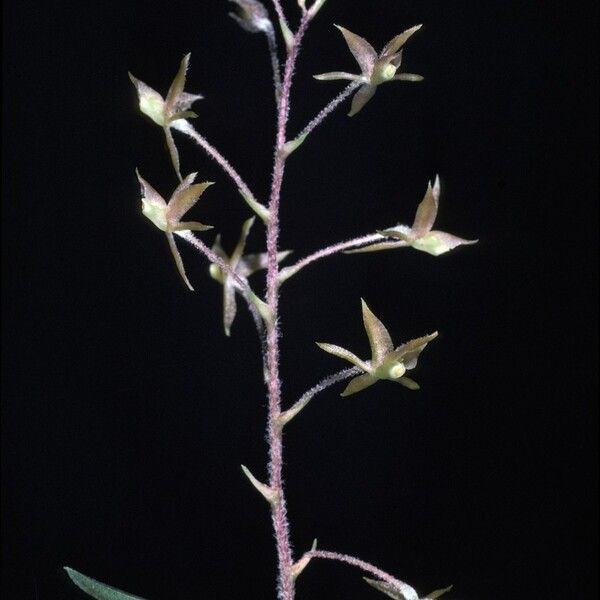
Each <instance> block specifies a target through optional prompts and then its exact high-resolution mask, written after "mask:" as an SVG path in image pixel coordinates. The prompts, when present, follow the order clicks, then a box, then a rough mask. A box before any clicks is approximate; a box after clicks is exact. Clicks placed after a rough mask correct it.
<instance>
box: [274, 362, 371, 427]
mask: <svg viewBox="0 0 600 600" xmlns="http://www.w3.org/2000/svg"><path fill="white" fill-rule="evenodd" d="M359 373H362V370H361V369H359V368H358V367H350V368H348V369H344V370H343V371H338V372H337V373H333V375H329V376H328V377H325V379H323V380H322V381H319V383H317V385H315V386H313V387H311V388H310V389H309V390H307V391H306V392H304V394H302V396H300V399H299V400H297V401H296V402H295V403H294V404H293V406H291V407H290V408H288V409H287V410H285V411H283V412H282V413H281V414H280V415H279V419H278V422H279V426H280V427H283V426H284V425H286V424H287V423H289V422H290V421H291V420H292V419H293V418H294V417H295V416H296V415H297V414H298V413H299V412H300V411H301V410H302V409H303V408H304V407H305V406H306V405H307V404H308V403H309V402H310V401H311V400H312V399H313V398H314V397H315V396H316V395H317V394H319V393H320V392H322V391H323V390H325V389H327V388H328V387H330V386H332V385H334V384H335V383H338V382H340V381H344V380H345V379H348V378H349V377H353V376H354V375H358V374H359Z"/></svg>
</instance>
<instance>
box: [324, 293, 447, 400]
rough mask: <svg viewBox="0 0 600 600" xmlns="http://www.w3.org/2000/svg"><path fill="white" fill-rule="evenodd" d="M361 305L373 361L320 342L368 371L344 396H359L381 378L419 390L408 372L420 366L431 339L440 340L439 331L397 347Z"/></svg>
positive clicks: (378, 322) (344, 392) (336, 354)
mask: <svg viewBox="0 0 600 600" xmlns="http://www.w3.org/2000/svg"><path fill="white" fill-rule="evenodd" d="M361 302H362V315H363V323H364V326H365V330H366V332H367V336H368V338H369V343H370V346H371V360H368V361H364V360H361V359H360V358H358V357H357V356H356V355H354V354H353V353H352V352H350V351H349V350H346V349H345V348H341V347H340V346H335V345H334V344H324V343H320V342H317V346H319V348H321V350H325V352H329V354H333V355H335V356H338V357H339V358H343V359H344V360H347V361H348V362H350V363H352V364H353V365H354V366H356V367H358V368H359V369H362V370H363V371H364V374H363V375H358V376H357V377H354V378H353V379H352V380H351V381H350V383H349V384H348V385H347V386H346V389H345V390H344V391H343V392H342V393H341V395H342V396H350V395H351V394H356V392H360V391H361V390H364V389H365V388H367V387H369V386H371V385H373V384H374V383H375V382H376V381H378V380H379V379H387V380H389V381H395V382H397V383H400V384H402V385H403V386H405V387H407V388H408V389H410V390H418V389H419V384H418V383H417V382H416V381H413V380H412V379H411V378H410V377H407V376H406V375H405V373H406V371H408V370H410V369H414V368H415V367H416V366H417V359H418V357H419V354H420V353H421V352H422V351H423V349H424V348H425V346H427V344H428V343H429V342H430V341H431V340H433V339H435V338H436V337H437V335H438V332H437V331H435V332H433V333H431V334H429V335H426V336H424V337H420V338H417V339H414V340H411V341H409V342H406V343H405V344H402V345H401V346H398V347H397V348H394V344H393V343H392V339H391V337H390V334H389V333H388V330H387V329H386V328H385V326H384V325H383V323H382V322H381V321H380V320H379V319H378V318H377V317H376V316H375V315H374V314H373V313H372V312H371V310H370V309H369V307H368V306H367V303H366V302H365V301H364V300H361Z"/></svg>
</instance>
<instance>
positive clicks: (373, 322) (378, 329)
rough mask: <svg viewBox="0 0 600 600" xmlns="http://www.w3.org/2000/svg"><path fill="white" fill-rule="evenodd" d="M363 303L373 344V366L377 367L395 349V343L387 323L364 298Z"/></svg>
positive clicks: (371, 343) (365, 318) (370, 339)
mask: <svg viewBox="0 0 600 600" xmlns="http://www.w3.org/2000/svg"><path fill="white" fill-rule="evenodd" d="M361 304H362V316H363V323H364V326H365V331H366V332H367V336H368V337H369V344H370V346H371V366H372V367H374V368H377V367H378V366H379V365H380V364H381V363H383V359H384V358H385V357H386V356H387V355H388V354H389V353H390V352H392V351H393V350H394V344H393V343H392V338H391V337H390V334H389V333H388V330H387V329H386V328H385V325H384V324H383V323H382V322H381V321H380V320H379V319H378V318H377V317H376V316H375V315H374V314H373V313H372V312H371V309H370V308H369V307H368V306H367V303H366V302H365V301H364V300H363V299H362V298H361Z"/></svg>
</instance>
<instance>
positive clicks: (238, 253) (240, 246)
mask: <svg viewBox="0 0 600 600" xmlns="http://www.w3.org/2000/svg"><path fill="white" fill-rule="evenodd" d="M255 219H256V217H250V218H249V219H247V220H246V221H244V224H243V225H242V233H241V235H240V239H239V241H238V243H237V246H236V247H235V249H234V251H233V253H232V254H231V258H230V260H229V266H230V267H231V268H232V269H233V270H234V271H235V268H236V267H237V264H238V262H239V261H240V258H242V255H243V254H244V248H245V247H246V240H247V239H248V234H249V233H250V229H252V225H254V221H255Z"/></svg>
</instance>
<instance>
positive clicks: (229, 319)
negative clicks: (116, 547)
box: [65, 0, 477, 600]
mask: <svg viewBox="0 0 600 600" xmlns="http://www.w3.org/2000/svg"><path fill="white" fill-rule="evenodd" d="M230 1H231V2H232V3H233V4H235V7H234V8H235V10H234V11H233V12H231V13H230V16H231V17H232V18H233V19H234V20H235V21H236V22H237V23H238V24H239V25H240V26H241V27H242V28H243V29H244V30H245V31H247V32H250V33H260V34H264V35H265V36H266V38H267V42H268V50H269V56H270V63H271V67H272V70H273V85H274V93H275V100H276V107H277V122H276V136H275V148H274V150H275V152H274V163H273V170H272V177H271V189H270V193H269V194H268V198H266V199H265V200H263V201H262V202H261V201H260V200H259V199H258V197H257V196H256V195H255V194H254V193H253V192H252V191H251V190H250V188H249V187H248V185H247V184H246V183H245V182H244V180H243V179H242V177H241V175H240V174H239V172H238V171H237V170H236V169H235V168H234V167H233V166H232V165H231V164H230V163H229V161H228V160H227V159H226V158H224V157H223V155H222V154H221V153H220V152H219V151H218V150H217V149H216V148H215V147H214V146H212V145H211V144H210V143H209V142H208V141H207V140H206V138H205V137H204V136H203V135H202V134H201V133H200V132H198V131H197V130H196V129H195V128H194V126H193V124H192V122H191V120H192V119H193V118H194V117H196V114H195V113H194V112H192V110H191V107H192V104H193V103H195V102H196V101H197V100H200V99H201V98H202V96H200V95H199V94H191V93H189V92H186V91H185V84H186V74H187V71H188V68H189V64H190V54H189V53H188V54H186V55H185V56H184V57H183V59H182V60H181V63H180V65H179V69H178V71H177V74H176V76H175V78H174V80H173V82H172V84H171V86H170V88H169V91H168V93H167V94H166V96H165V97H164V98H163V96H162V95H161V94H159V93H158V92H156V91H155V90H154V89H153V88H151V87H150V86H149V85H147V84H146V83H144V82H143V81H141V80H140V79H137V78H136V77H134V76H133V75H131V74H130V78H131V81H132V82H133V84H134V86H135V89H136V91H137V95H138V100H139V107H140V111H141V112H142V113H143V114H144V115H146V116H147V117H149V118H150V120H151V121H152V122H153V123H155V124H157V125H159V126H160V127H161V128H162V129H163V133H164V135H165V138H166V143H167V147H168V150H169V155H170V160H171V163H172V165H173V169H174V172H175V176H176V178H177V180H178V182H179V183H178V185H177V187H176V188H175V190H174V192H173V193H172V194H171V196H170V198H169V200H168V201H167V200H165V199H164V198H163V196H161V195H160V194H159V193H158V192H157V191H156V190H155V189H154V188H153V187H152V186H151V185H150V184H149V183H148V182H147V181H146V180H145V179H143V178H142V177H141V175H140V174H139V173H137V177H138V181H139V183H140V187H141V205H142V212H143V214H144V215H145V216H146V217H147V218H148V219H149V220H150V221H151V222H152V223H153V224H154V225H155V226H156V227H157V228H158V229H160V230H161V231H162V232H164V233H165V235H166V237H167V240H168V244H169V248H170V251H171V254H172V256H173V258H174V260H175V265H176V267H177V270H178V271H179V274H180V276H181V278H182V279H183V281H184V283H185V285H186V286H187V288H189V290H193V289H194V288H193V287H192V284H191V283H190V281H189V279H188V276H187V274H186V271H185V268H184V264H183V260H182V257H181V255H180V254H179V251H178V248H177V246H176V242H175V239H176V238H177V239H178V240H179V241H181V242H185V243H188V244H190V245H192V246H193V247H194V248H196V250H198V251H199V252H200V253H201V254H202V255H203V257H204V258H205V259H207V260H208V262H209V269H208V271H209V274H210V276H211V277H212V278H213V279H214V280H216V281H217V282H218V283H219V284H220V285H221V286H222V294H223V327H224V331H225V334H226V335H228V336H229V335H230V333H231V327H232V324H233V321H234V318H235V316H236V312H237V297H238V296H239V297H240V298H241V299H242V300H243V301H245V302H246V304H247V306H248V309H249V312H250V315H251V317H252V319H253V321H254V324H255V326H256V330H257V333H258V336H259V339H260V341H261V344H262V352H263V370H264V373H263V375H264V379H265V382H266V385H267V401H268V415H267V440H268V445H269V455H268V465H267V467H268V468H267V470H268V480H267V481H265V482H263V481H260V479H259V478H257V477H255V476H254V475H253V474H252V473H251V471H250V469H248V468H247V467H246V466H243V467H242V471H243V473H244V475H245V476H246V477H247V478H248V480H249V482H250V483H251V484H252V485H253V486H254V488H255V489H256V490H257V491H258V492H259V493H260V494H261V495H262V496H263V497H264V498H265V500H266V501H267V503H268V506H269V509H270V511H271V516H272V523H273V529H274V536H275V541H276V544H275V546H276V555H277V571H278V574H277V597H278V599H279V600H293V599H294V598H295V592H296V590H295V588H296V580H297V578H298V576H299V575H300V574H301V573H302V571H303V570H304V569H305V568H306V567H307V566H308V565H309V563H310V562H311V560H314V559H324V560H336V561H341V562H344V563H347V564H349V565H352V566H355V567H357V568H358V569H360V570H362V571H363V572H364V573H366V574H367V575H369V577H365V578H364V579H365V581H366V582H367V583H368V584H369V585H370V586H371V587H372V588H374V589H375V590H377V591H379V592H381V593H382V594H384V595H386V596H388V597H390V598H394V599H395V600H434V599H435V598H438V597H440V596H441V595H442V594H445V593H446V592H448V591H449V590H450V587H451V586H450V587H446V588H443V589H438V590H436V591H434V592H431V593H429V594H428V595H426V596H419V595H418V594H417V592H416V591H415V589H414V588H413V587H411V586H410V585H409V584H407V583H405V582H403V581H401V580H399V579H397V578H396V577H394V576H392V575H390V574H389V573H386V572H385V571H383V570H381V569H379V568H378V567H376V566H374V565H372V564H369V563H367V562H365V561H363V560H361V559H359V558H356V557H353V556H349V555H347V554H343V553H339V552H333V551H329V550H320V549H317V544H316V540H315V542H314V543H313V546H312V547H311V548H310V549H309V550H307V551H306V552H305V553H304V554H303V555H302V556H300V557H294V556H293V553H292V545H291V540H290V523H289V520H288V515H287V510H286V495H285V490H284V486H283V464H284V461H283V431H284V429H285V427H287V426H288V425H289V423H290V421H292V419H294V418H295V417H296V416H297V415H298V414H299V413H300V412H301V411H302V410H303V409H304V408H306V406H307V405H308V404H309V402H310V401H311V400H312V399H313V398H314V397H315V396H316V395H317V394H320V393H323V392H324V391H325V390H326V389H328V388H329V387H331V386H333V385H336V384H338V383H341V382H344V381H346V382H347V383H346V387H345V388H344V389H343V391H342V392H341V395H342V396H349V395H352V394H356V393H358V392H360V391H362V390H364V389H365V388H367V387H370V386H372V385H374V384H375V383H377V382H379V381H391V382H396V383H400V384H401V386H402V387H398V388H397V393H398V395H399V396H401V397H402V396H403V395H404V393H405V389H404V388H407V389H408V390H418V389H419V385H418V384H417V383H416V381H414V380H413V379H412V378H410V377H408V376H407V374H406V373H407V371H410V370H414V369H416V367H417V360H418V357H419V355H420V354H421V352H422V351H423V350H424V349H425V347H426V346H427V345H428V344H429V342H431V341H433V340H434V339H435V338H436V337H437V331H436V332H433V333H430V334H427V335H423V336H422V337H419V338H417V339H413V340H410V341H408V342H405V343H403V344H401V345H399V346H395V345H394V344H393V342H392V337H391V335H390V333H389V331H388V329H387V328H386V327H385V326H384V325H383V323H382V322H381V321H380V320H379V319H378V318H377V317H376V316H375V315H374V314H373V312H372V311H371V310H370V309H369V307H368V306H367V303H366V302H365V301H364V300H362V319H363V325H364V328H365V331H366V333H367V337H368V339H369V344H370V348H371V357H370V358H369V359H367V360H363V359H361V358H358V357H357V356H356V355H355V354H353V353H352V352H350V351H349V350H346V349H345V348H342V347H340V346H337V345H334V344H330V343H321V342H319V343H318V346H319V347H320V348H321V349H322V350H324V351H325V352H327V353H329V354H332V355H334V356H336V357H338V358H341V359H343V360H345V361H347V362H349V363H350V364H351V365H352V366H351V367H349V368H346V369H343V370H341V371H337V372H335V373H333V374H332V375H329V376H328V377H326V378H324V379H323V380H321V381H320V382H318V383H317V384H316V385H314V386H313V387H311V388H310V389H309V390H308V391H307V392H305V393H304V394H303V395H302V396H301V397H300V398H299V399H298V400H297V401H296V402H294V403H292V404H291V405H289V407H288V408H285V405H286V404H288V402H287V399H284V398H282V377H281V374H280V365H279V358H280V338H281V335H282V331H281V325H280V319H279V316H280V315H279V298H280V291H281V288H282V286H283V284H284V283H285V281H287V279H289V278H290V277H293V276H295V275H297V274H298V273H299V271H301V270H302V269H304V268H305V267H307V266H308V265H310V264H312V263H313V262H315V261H318V260H321V259H324V258H326V257H328V256H331V255H333V254H337V253H347V254H351V253H355V252H377V251H381V250H389V249H396V248H413V249H416V250H420V251H422V252H426V253H428V254H430V255H432V256H439V255H441V254H444V253H446V252H448V251H450V250H452V249H454V248H456V247H458V246H461V245H467V244H473V243H475V242H476V241H477V240H467V239H463V238H460V237H457V236H455V235H453V234H450V233H447V232H444V231H437V230H433V225H434V222H435V220H436V217H437V211H438V204H439V196H440V180H439V177H436V178H435V180H434V183H433V185H432V184H431V183H430V184H428V187H427V191H426V193H425V196H424V198H423V200H422V201H421V203H420V204H419V206H418V208H417V212H416V216H415V218H414V221H413V224H412V226H410V227H409V226H407V225H396V226H391V227H383V228H381V229H378V230H375V231H372V232H367V233H365V234H364V235H361V236H359V237H356V238H353V239H351V240H347V241H342V242H337V243H334V244H332V245H330V246H327V247H325V248H322V249H320V250H316V251H315V252H313V253H311V254H309V255H308V256H306V257H304V258H302V259H300V260H298V261H297V262H295V263H294V264H292V265H288V266H285V267H280V263H281V262H282V261H284V260H285V259H287V258H288V256H289V254H290V251H289V250H280V248H279V236H280V222H279V212H280V203H281V191H282V184H283V179H284V173H285V168H286V162H287V160H288V159H289V157H290V155H291V154H292V153H293V152H295V151H297V150H298V148H299V147H300V146H301V144H303V143H304V142H305V140H306V138H307V136H308V135H309V134H310V133H311V132H312V131H313V130H314V129H315V128H316V127H318V126H320V125H321V124H322V123H323V122H324V121H325V120H326V118H327V117H328V116H329V115H330V114H331V113H332V112H333V111H334V110H335V109H336V108H337V107H338V106H340V105H341V104H342V103H343V102H344V101H345V100H346V99H347V98H348V97H349V96H351V95H352V94H354V96H353V99H352V102H351V108H350V112H349V115H350V116H354V115H356V114H357V113H359V111H361V110H362V108H363V107H364V106H365V105H366V103H367V102H369V101H370V100H371V99H372V98H373V95H374V94H375V91H376V89H377V87H378V86H379V85H381V84H382V83H386V82H389V81H409V82H417V81H420V80H421V79H422V77H421V76H420V75H415V74H411V73H404V72H399V71H400V68H401V66H402V57H403V51H404V46H405V44H406V43H407V42H408V41H409V39H410V38H412V36H413V35H415V34H416V33H417V32H418V31H419V30H420V28H421V25H415V26H414V27H411V28H409V29H407V30H405V31H404V32H402V33H400V34H398V35H396V36H395V37H393V38H392V39H391V40H390V41H389V42H388V43H387V44H386V45H385V46H384V48H383V50H382V51H381V52H380V53H379V54H378V53H377V52H376V51H375V50H374V49H373V46H372V45H371V44H370V43H369V42H367V41H366V40H365V39H363V38H362V37H360V36H358V35H357V34H355V33H352V32H351V31H349V30H348V29H345V28H344V27H341V26H338V25H336V27H337V28H338V29H339V30H340V31H341V33H342V35H343V37H344V39H345V41H346V43H347V45H348V48H349V49H350V51H351V53H352V54H353V56H354V58H355V59H356V61H357V62H358V64H359V67H360V70H361V72H360V74H356V75H355V74H350V73H346V72H343V71H335V72H330V73H325V74H321V75H315V78H316V79H318V80H337V79H342V80H348V81H349V82H350V83H349V84H348V85H347V87H346V88H345V89H344V90H342V92H340V93H339V94H338V95H337V96H335V97H334V98H333V99H332V100H331V101H330V102H329V103H328V104H327V105H326V106H325V107H324V108H323V109H322V110H321V111H320V112H319V113H318V114H317V115H316V116H315V117H314V118H313V119H312V120H310V121H309V122H308V124H307V125H306V126H305V127H304V129H302V130H301V131H300V132H299V133H298V134H297V135H296V136H290V135H289V133H288V122H289V112H290V94H291V90H292V80H293V75H294V71H295V67H296V64H297V60H298V57H299V53H300V48H301V45H302V41H303V39H304V35H305V33H306V31H307V29H308V28H309V26H310V24H311V22H312V21H313V19H314V18H315V17H316V16H317V14H318V13H319V11H320V9H321V8H322V6H323V4H324V3H325V0H313V2H312V3H310V6H307V1H306V0H297V4H298V9H299V22H298V24H297V25H296V26H295V27H293V26H292V25H291V23H290V21H288V18H287V15H286V14H285V12H284V10H283V7H282V5H281V2H280V0H272V5H273V6H272V8H273V10H274V13H275V16H276V19H272V18H271V15H270V13H269V10H268V9H267V7H266V6H264V5H263V4H262V3H261V2H259V1H258V0H230ZM277 31H279V38H280V41H282V42H283V45H281V44H280V42H279V41H278V35H277V33H276V32H277ZM280 48H284V50H283V51H281V50H280ZM282 58H283V61H282ZM173 132H179V133H177V135H179V134H183V135H186V136H188V137H190V138H191V139H192V140H194V141H195V142H196V144H198V145H199V146H200V147H201V148H202V149H203V150H204V151H205V152H206V153H207V155H208V156H209V157H210V158H212V159H213V160H215V161H216V162H217V164H218V165H219V166H220V167H221V168H222V170H223V171H224V173H225V174H226V175H227V176H228V177H229V178H230V179H231V181H232V182H233V184H234V185H235V186H236V188H237V190H238V191H239V193H240V195H241V196H242V198H243V199H244V201H245V202H246V203H247V205H248V206H249V208H250V209H251V210H252V211H253V212H254V213H255V215H254V216H251V217H249V218H247V219H246V220H245V221H244V223H243V224H242V225H241V235H240V239H239V241H238V243H237V245H236V246H235V248H234V249H233V251H232V253H231V254H228V253H226V251H225V250H224V249H223V247H222V245H221V236H220V234H217V235H216V237H215V238H214V240H213V242H212V246H211V247H209V246H208V245H207V244H206V243H205V242H204V241H203V240H202V238H201V237H199V236H197V235H196V234H195V233H196V232H205V231H208V230H210V229H212V227H211V226H210V225H204V224H202V223H200V222H198V221H182V220H181V219H182V218H183V216H184V215H185V213H187V212H188V211H189V210H191V209H192V208H194V206H195V205H196V203H197V201H198V200H199V198H200V196H201V195H202V194H203V193H204V192H205V191H206V189H207V188H208V187H209V186H211V185H212V182H208V181H207V182H203V183H194V181H195V179H196V176H197V174H196V173H191V174H190V175H188V176H187V177H182V175H181V171H180V161H179V151H178V148H177V138H176V137H174V135H173ZM215 189H216V188H215ZM211 193H213V192H211ZM256 216H258V217H259V218H260V220H261V222H262V225H264V230H265V246H266V248H265V251H264V252H260V253H254V254H245V247H246V241H247V238H248V236H249V234H250V232H251V229H252V227H253V225H254V224H255V221H256V218H255V217H256ZM348 260H350V259H348ZM259 270H266V291H265V293H264V294H260V293H258V292H256V291H254V290H253V289H252V286H251V284H250V281H249V280H250V278H251V276H252V274H253V273H255V272H256V271H259ZM207 293H208V292H207ZM400 325H401V324H398V326H400ZM393 329H394V331H395V330H396V329H397V324H396V323H394V324H393ZM65 569H66V571H67V573H68V575H69V577H70V578H71V579H72V580H73V581H74V583H75V584H76V585H77V586H79V587H80V588H81V589H82V590H83V591H84V592H86V593H87V594H88V595H89V596H91V597H93V598H96V599H98V600H140V599H139V597H137V596H134V595H131V594H129V593H126V592H123V591H120V590H117V589H115V588H113V587H111V586H109V585H106V584H104V583H101V582H99V581H96V580H95V579H92V578H91V577H88V576H86V575H83V574H81V573H79V572H77V571H75V570H74V569H72V568H70V567H65Z"/></svg>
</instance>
